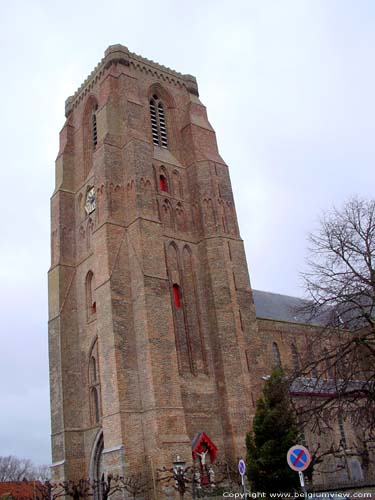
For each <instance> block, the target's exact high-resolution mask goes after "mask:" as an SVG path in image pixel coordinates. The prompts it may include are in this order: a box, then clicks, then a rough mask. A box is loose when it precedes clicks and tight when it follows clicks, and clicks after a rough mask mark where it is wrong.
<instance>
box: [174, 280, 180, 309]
mask: <svg viewBox="0 0 375 500" xmlns="http://www.w3.org/2000/svg"><path fill="white" fill-rule="evenodd" d="M173 299H174V305H175V306H176V307H177V308H179V307H181V300H180V287H179V286H178V285H176V284H174V285H173Z"/></svg>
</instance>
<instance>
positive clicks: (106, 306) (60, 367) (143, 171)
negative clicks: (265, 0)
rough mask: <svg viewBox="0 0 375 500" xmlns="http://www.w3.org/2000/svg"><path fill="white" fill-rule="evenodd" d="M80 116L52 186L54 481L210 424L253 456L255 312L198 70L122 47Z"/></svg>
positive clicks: (135, 459) (233, 449)
mask: <svg viewBox="0 0 375 500" xmlns="http://www.w3.org/2000/svg"><path fill="white" fill-rule="evenodd" d="M65 114H66V122H65V124H64V127H63V129H62V131H61V134H60V150H59V153H58V157H57V160H56V186H55V191H54V193H53V195H52V199H51V206H52V244H51V246H52V263H51V268H50V271H49V346H50V383H51V412H52V417H51V418H52V451H53V477H54V479H73V480H76V479H79V478H85V477H88V476H90V477H91V478H95V477H98V476H99V475H100V474H101V471H107V472H112V473H113V474H121V475H123V474H127V473H129V471H137V470H141V469H144V468H148V467H149V466H150V462H152V464H153V465H154V466H155V467H159V466H168V467H169V466H170V465H171V462H172V460H173V458H174V457H175V455H176V454H179V455H181V456H182V457H183V458H184V459H185V460H187V461H188V462H189V461H191V446H192V440H193V438H194V436H195V435H196V434H197V433H198V432H205V433H206V434H207V435H208V436H209V437H210V439H211V440H212V441H213V442H214V443H215V445H216V446H217V448H218V456H219V458H221V459H223V460H226V459H227V460H228V459H236V458H237V457H238V456H241V455H242V456H244V452H245V433H246V432H247V431H248V430H249V428H250V423H251V415H252V413H253V412H254V408H253V406H252V404H251V401H252V391H253V390H255V389H254V387H255V385H256V382H253V381H252V378H251V376H250V375H251V374H250V370H253V367H255V364H256V356H257V349H256V342H257V340H256V339H257V330H256V329H257V326H256V319H255V310H254V305H253V301H252V292H251V287H250V282H249V276H248V270H247V264H246V258H245V253H244V247H243V242H242V240H241V238H240V235H239V230H238V223H237V217H236V211H235V207H234V200H233V194H232V189H231V184H230V178H229V172H228V166H227V165H226V164H225V162H224V161H223V159H222V158H221V157H220V155H219V152H218V148H217V144H216V137H215V132H214V130H213V129H212V127H211V125H210V123H209V121H208V119H207V114H206V109H205V107H204V106H203V104H202V103H201V101H200V99H199V97H198V87H197V83H196V80H195V78H194V77H193V76H190V75H183V74H180V73H177V72H175V71H172V70H171V69H169V68H166V67H164V66H161V65H159V64H156V63H154V62H152V61H149V60H147V59H145V58H143V57H140V56H138V55H136V54H133V53H131V52H129V50H128V49H127V48H126V47H124V46H122V45H114V46H110V47H109V48H108V49H107V50H106V52H105V56H104V58H103V59H102V60H101V62H100V63H99V64H98V66H97V67H96V68H95V69H94V71H93V72H92V73H91V74H90V75H89V77H88V78H87V79H86V81H85V82H84V83H83V85H82V86H81V87H80V88H79V89H78V91H77V92H76V93H75V95H74V96H72V97H69V98H68V99H67V101H66V111H65ZM258 354H259V353H258ZM253 378H254V377H253ZM254 384H255V385H254Z"/></svg>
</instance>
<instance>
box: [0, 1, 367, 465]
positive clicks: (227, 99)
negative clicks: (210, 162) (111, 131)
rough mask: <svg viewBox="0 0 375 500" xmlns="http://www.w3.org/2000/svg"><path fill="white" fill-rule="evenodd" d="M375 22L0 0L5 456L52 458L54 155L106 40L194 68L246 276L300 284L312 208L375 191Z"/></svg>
mask: <svg viewBox="0 0 375 500" xmlns="http://www.w3.org/2000/svg"><path fill="white" fill-rule="evenodd" d="M109 4H110V7H108V5H109ZM374 21H375V3H374V2H372V1H371V0H368V1H366V0H357V1H356V2H353V1H345V0H337V1H335V0H295V1H288V0H284V1H281V0H274V1H268V0H258V1H254V0H243V1H240V0H232V1H230V2H229V1H228V0H224V1H223V0H200V1H198V0H190V1H189V2H181V1H177V0H175V1H171V0H170V1H167V0H159V1H158V2H151V1H147V0H137V1H136V2H133V1H131V2H130V1H128V0H121V1H119V0H115V1H112V2H108V4H107V3H105V2H102V1H100V2H99V1H97V0H91V1H86V0H85V1H76V2H73V1H71V0H65V1H64V2H51V1H39V2H38V1H36V0H31V1H30V0H28V1H26V0H25V1H18V0H14V1H13V2H2V4H1V6H0V55H1V68H2V77H1V80H0V91H1V96H2V106H1V112H2V120H1V124H0V137H1V143H2V144H1V152H2V175H3V177H2V178H3V188H2V195H1V198H0V209H1V213H2V214H3V216H2V222H1V225H2V240H1V246H0V278H1V285H2V286H1V290H0V298H1V302H2V315H1V324H0V340H1V344H0V345H1V351H0V352H1V363H0V391H1V396H2V405H1V413H0V455H5V454H10V453H11V454H15V455H18V456H25V457H29V458H32V459H33V460H35V461H36V462H38V463H48V462H49V461H50V444H49V432H50V428H49V394H48V361H47V287H46V284H47V277H46V273H47V270H48V266H49V210H50V209H49V197H50V195H51V193H52V190H53V185H54V160H55V157H56V154H57V150H58V132H59V130H60V128H61V127H62V125H63V122H64V101H65V98H66V97H67V96H68V95H70V94H72V93H74V92H75V90H76V89H77V87H78V86H79V85H80V84H81V83H82V82H83V80H84V79H85V78H86V76H87V75H88V73H89V72H91V70H92V69H93V68H94V66H95V65H96V64H97V63H98V62H99V60H100V59H101V57H102V56H103V53H104V50H105V49H106V47H107V46H108V45H111V44H114V43H122V44H123V45H126V46H128V47H129V49H130V50H131V51H132V52H136V53H138V54H141V55H143V56H145V57H148V58H150V59H153V60H155V61H157V62H160V63H161V64H164V65H166V66H169V67H171V68H173V69H176V70H177V71H181V72H182V73H191V74H193V75H195V76H196V77H197V79H198V84H199V90H200V96H201V99H202V101H203V103H204V104H205V105H206V106H207V109H208V114H209V118H210V121H211V123H212V125H213V127H214V128H215V130H216V133H217V138H218V144H219V149H220V152H221V154H222V156H223V158H224V159H225V160H226V162H227V163H228V165H229V167H230V171H231V178H232V184H233V190H234V194H235V200H236V207H237V213H238V217H239V222H240V229H241V234H242V237H243V238H244V240H245V244H246V252H247V258H248V264H249V269H250V277H251V281H252V285H253V287H254V288H258V289H263V290H268V291H275V292H280V293H287V294H291V295H299V294H301V293H302V291H301V290H300V289H299V277H298V272H299V271H301V270H303V269H304V259H305V256H306V234H307V232H308V231H310V230H312V229H313V228H314V227H315V224H316V220H317V216H318V214H319V213H320V212H321V211H322V210H324V209H328V208H330V207H331V206H332V205H333V204H336V205H340V204H341V203H342V202H343V201H344V200H345V199H346V198H347V197H349V196H350V195H352V194H358V195H359V196H367V197H370V196H373V193H374V188H373V186H374V173H373V172H374V156H375V147H374V116H375V109H374V108H375V104H374V97H373V96H374V88H375V71H374V69H373V58H374V47H375V30H374Z"/></svg>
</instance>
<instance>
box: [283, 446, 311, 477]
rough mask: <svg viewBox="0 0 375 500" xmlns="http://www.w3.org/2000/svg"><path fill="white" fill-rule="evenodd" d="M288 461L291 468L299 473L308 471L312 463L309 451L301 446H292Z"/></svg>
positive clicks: (287, 457)
mask: <svg viewBox="0 0 375 500" xmlns="http://www.w3.org/2000/svg"><path fill="white" fill-rule="evenodd" d="M286 459H287V461H288V465H289V467H290V468H291V469H293V470H295V471H297V472H299V471H301V472H302V471H304V470H306V469H307V467H308V466H309V465H310V462H311V456H310V452H309V450H308V449H307V448H305V447H304V446H302V445H301V444H296V445H295V446H292V447H291V448H290V449H289V451H288V454H287V456H286Z"/></svg>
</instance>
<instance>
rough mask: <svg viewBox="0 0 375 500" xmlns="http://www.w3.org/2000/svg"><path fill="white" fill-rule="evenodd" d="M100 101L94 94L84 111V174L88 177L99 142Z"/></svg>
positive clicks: (88, 100)
mask: <svg viewBox="0 0 375 500" xmlns="http://www.w3.org/2000/svg"><path fill="white" fill-rule="evenodd" d="M97 110H98V103H97V101H96V98H95V97H94V96H89V98H88V99H87V102H86V106H85V111H84V113H83V122H82V128H83V163H84V176H85V177H86V176H87V175H88V173H89V172H90V170H91V168H92V162H93V153H94V151H95V149H96V146H97V144H98V128H97Z"/></svg>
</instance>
